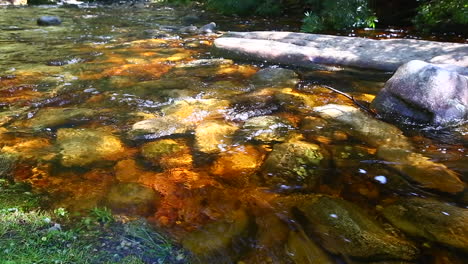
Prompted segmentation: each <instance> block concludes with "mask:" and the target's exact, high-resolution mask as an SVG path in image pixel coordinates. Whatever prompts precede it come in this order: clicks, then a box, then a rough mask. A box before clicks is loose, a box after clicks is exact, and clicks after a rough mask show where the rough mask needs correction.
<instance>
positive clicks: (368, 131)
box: [313, 104, 465, 193]
mask: <svg viewBox="0 0 468 264" xmlns="http://www.w3.org/2000/svg"><path fill="white" fill-rule="evenodd" d="M313 110H314V112H315V113H317V114H318V115H319V116H320V117H321V118H323V119H325V120H326V121H329V122H334V123H337V124H340V128H341V129H342V130H343V131H345V132H346V133H348V134H350V135H351V136H353V137H356V138H358V139H360V140H362V141H364V142H366V143H367V144H369V145H370V146H372V147H375V148H377V153H376V155H377V157H379V158H381V159H384V160H386V161H388V162H389V163H388V164H387V165H388V166H389V167H392V168H394V169H396V170H398V171H399V172H400V173H402V174H403V175H404V176H406V177H408V178H409V179H410V180H411V181H414V182H416V183H418V184H419V185H421V186H422V187H425V188H430V189H434V190H439V191H442V192H449V193H458V192H461V191H463V190H464V188H465V184H464V183H463V182H462V181H461V180H460V178H459V177H458V175H457V173H455V172H454V171H452V170H450V169H449V168H447V167H446V166H445V165H443V164H440V163H436V162H433V161H431V160H430V159H429V158H427V157H425V156H423V155H421V154H419V153H415V152H414V149H413V146H412V144H411V142H410V141H409V140H408V138H406V137H405V136H404V135H403V133H402V131H401V130H399V129H398V128H397V127H395V126H393V125H391V124H388V123H385V122H383V121H380V120H377V119H374V118H372V117H371V116H369V115H368V114H366V113H363V112H362V111H361V110H360V109H358V108H355V107H352V106H345V105H335V104H328V105H325V106H320V107H315V108H314V109H313Z"/></svg>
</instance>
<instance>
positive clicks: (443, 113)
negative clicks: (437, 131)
mask: <svg viewBox="0 0 468 264" xmlns="http://www.w3.org/2000/svg"><path fill="white" fill-rule="evenodd" d="M371 107H372V108H373V109H374V110H375V111H376V112H377V113H378V114H379V115H381V116H382V117H384V118H386V119H389V120H393V121H398V122H403V123H418V124H425V125H426V124H429V125H433V126H447V125H456V124H461V123H464V122H466V121H468V68H466V67H457V66H453V65H447V64H430V63H426V62H423V61H418V60H414V61H410V62H408V63H406V64H405V65H403V66H401V67H400V68H398V70H397V72H396V73H395V74H394V75H393V77H392V78H390V80H388V81H387V83H386V84H385V86H384V88H383V89H382V90H381V91H380V92H379V94H378V95H377V97H376V98H375V99H374V100H373V101H372V104H371Z"/></svg>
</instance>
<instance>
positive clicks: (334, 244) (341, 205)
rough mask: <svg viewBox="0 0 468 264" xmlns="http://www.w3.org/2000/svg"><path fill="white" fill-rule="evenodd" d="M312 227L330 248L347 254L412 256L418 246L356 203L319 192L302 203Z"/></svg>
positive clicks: (368, 257)
mask: <svg viewBox="0 0 468 264" xmlns="http://www.w3.org/2000/svg"><path fill="white" fill-rule="evenodd" d="M299 210H300V211H301V212H302V213H304V215H305V217H306V218H307V220H308V221H309V222H310V228H312V230H313V233H314V234H315V235H317V236H318V238H319V239H320V241H321V243H320V244H321V245H322V246H323V247H324V248H325V249H327V250H328V251H330V252H332V253H335V254H341V255H343V256H344V257H345V258H348V257H355V258H360V259H366V260H374V261H376V260H413V259H415V258H417V256H418V254H419V252H418V249H417V248H416V247H415V246H414V245H413V244H412V243H410V242H408V241H406V240H404V239H402V238H399V237H396V236H394V235H392V234H390V233H388V232H387V231H385V230H384V229H383V228H382V227H381V226H380V225H379V224H377V223H376V222H375V221H374V220H373V219H372V218H371V217H369V216H368V215H366V213H365V212H364V211H363V210H361V209H360V208H359V207H357V206H356V205H354V204H352V203H349V202H347V201H345V200H342V199H339V198H333V197H329V196H322V195H317V196H315V197H314V198H311V199H309V200H307V201H305V202H304V203H303V204H302V205H300V206H299Z"/></svg>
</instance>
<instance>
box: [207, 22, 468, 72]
mask: <svg viewBox="0 0 468 264" xmlns="http://www.w3.org/2000/svg"><path fill="white" fill-rule="evenodd" d="M214 48H215V50H216V51H217V52H218V54H219V55H220V56H222V57H225V58H237V59H243V60H256V61H262V62H263V61H267V62H270V63H281V64H285V65H294V66H302V67H308V68H317V67H319V65H343V66H351V67H359V68H367V69H377V70H384V71H395V70H396V69H397V68H398V67H399V66H401V65H403V64H404V63H407V62H409V61H411V60H424V61H429V62H431V63H450V64H453V65H458V66H463V67H467V66H468V45H466V44H461V43H447V42H444V43H442V42H436V41H425V40H415V39H384V40H374V39H366V38H356V37H343V36H330V35H322V34H305V33H294V32H286V31H281V32H279V31H256V32H229V33H227V34H224V35H223V36H222V37H221V38H218V39H216V40H215V41H214ZM319 68H323V67H319Z"/></svg>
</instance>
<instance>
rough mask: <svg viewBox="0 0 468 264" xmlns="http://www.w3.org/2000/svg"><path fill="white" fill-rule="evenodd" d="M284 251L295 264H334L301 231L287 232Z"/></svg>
mask: <svg viewBox="0 0 468 264" xmlns="http://www.w3.org/2000/svg"><path fill="white" fill-rule="evenodd" d="M286 251H287V253H288V255H289V257H290V258H291V259H293V260H294V263H295V264H322V263H323V264H334V263H336V261H334V260H332V259H331V258H330V257H329V256H328V255H327V253H325V252H324V251H323V250H322V249H321V248H320V247H319V246H318V245H316V244H315V242H313V241H312V240H311V239H310V238H309V237H307V235H306V234H305V233H304V231H302V230H298V231H293V230H291V231H290V232H289V236H288V242H287V244H286Z"/></svg>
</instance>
